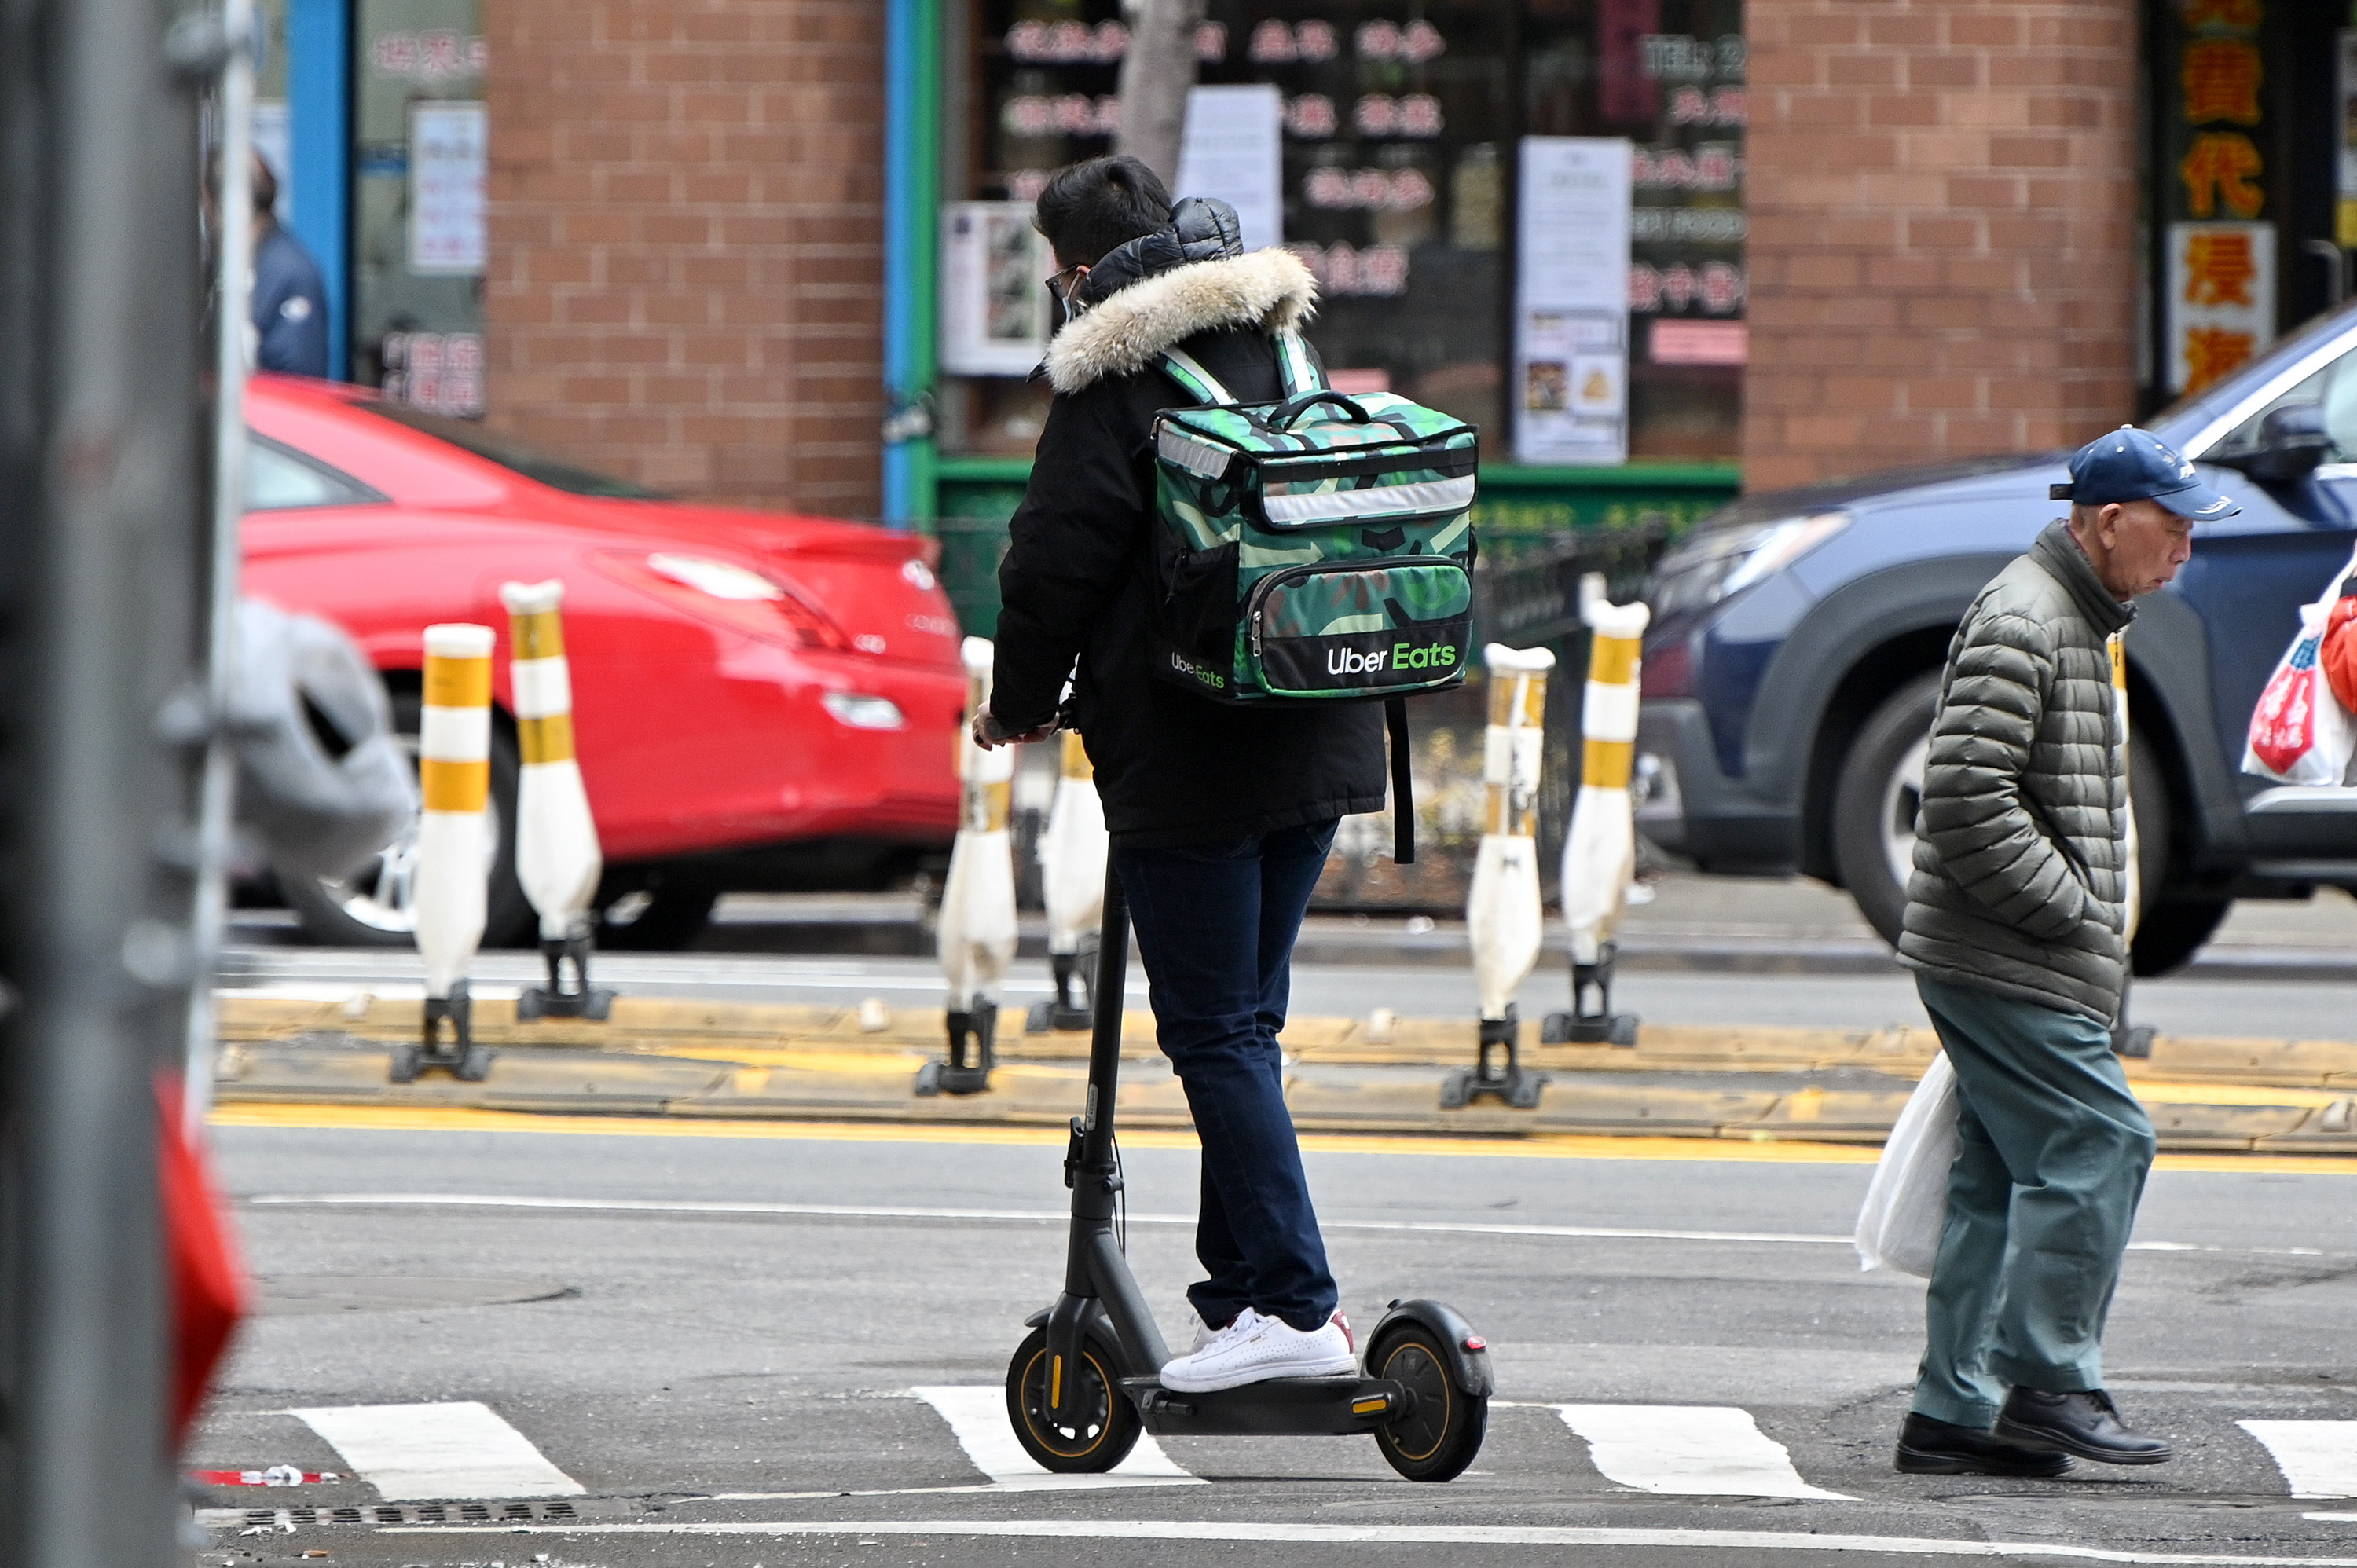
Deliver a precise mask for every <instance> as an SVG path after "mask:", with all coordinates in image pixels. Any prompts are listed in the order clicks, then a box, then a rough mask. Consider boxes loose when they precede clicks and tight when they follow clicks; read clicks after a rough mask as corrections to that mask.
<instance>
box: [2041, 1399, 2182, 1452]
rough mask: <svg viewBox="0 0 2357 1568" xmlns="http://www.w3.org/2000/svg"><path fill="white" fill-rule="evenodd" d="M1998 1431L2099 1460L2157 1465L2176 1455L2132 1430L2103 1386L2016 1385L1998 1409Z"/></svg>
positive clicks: (2162, 1443)
mask: <svg viewBox="0 0 2357 1568" xmlns="http://www.w3.org/2000/svg"><path fill="white" fill-rule="evenodd" d="M1996 1435H1997V1436H1999V1437H2001V1438H2003V1439H2004V1440H2005V1441H2006V1442H2007V1443H2018V1444H2020V1445H2021V1446H2022V1447H2024V1448H2043V1449H2047V1450H2049V1451H2050V1452H2052V1453H2056V1454H2076V1455H2078V1456H2079V1457H2080V1458H2082V1459H2093V1460H2094V1461H2095V1462H2096V1463H2097V1464H2099V1465H2159V1464H2163V1463H2165V1462H2167V1461H2168V1460H2169V1459H2170V1458H2173V1457H2174V1456H2175V1455H2174V1454H2173V1452H2172V1451H2171V1450H2170V1448H2169V1444H2168V1442H2167V1440H2165V1439H2163V1438H2158V1437H2147V1436H2145V1435H2144V1434H2142V1433H2140V1432H2130V1431H2129V1430H2128V1429H2127V1425H2126V1423H2124V1422H2122V1421H2121V1420H2120V1409H2119V1406H2117V1405H2115V1404H2114V1403H2113V1402H2112V1396H2111V1395H2109V1394H2107V1393H2105V1392H2104V1391H2103V1390H2101V1389H2096V1390H2093V1391H2091V1392H2087V1393H2071V1394H2051V1393H2048V1392H2047V1391H2044V1390H2043V1389H2016V1390H2014V1391H2013V1392H2012V1393H2011V1394H2010V1395H2009V1396H2007V1399H2006V1402H2005V1408H2004V1409H2003V1410H2001V1411H1999V1412H1997V1417H1996Z"/></svg>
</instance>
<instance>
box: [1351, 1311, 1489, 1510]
mask: <svg viewBox="0 0 2357 1568" xmlns="http://www.w3.org/2000/svg"><path fill="white" fill-rule="evenodd" d="M1367 1374H1368V1376H1370V1377H1375V1378H1384V1379H1388V1380H1391V1381H1393V1382H1395V1383H1398V1384H1399V1385H1400V1386H1401V1387H1403V1388H1405V1389H1406V1390H1407V1391H1408V1392H1409V1393H1410V1394H1411V1395H1413V1396H1414V1397H1415V1403H1414V1404H1413V1405H1412V1406H1411V1407H1410V1408H1409V1410H1408V1412H1407V1413H1406V1414H1405V1415H1403V1416H1401V1417H1400V1418H1399V1419H1398V1420H1397V1421H1394V1422H1393V1423H1390V1424H1388V1425H1385V1426H1379V1427H1377V1428H1375V1446H1376V1447H1378V1448H1380V1449H1382V1450H1383V1458H1384V1459H1385V1460H1386V1461H1387V1462H1389V1464H1390V1465H1391V1467H1392V1468H1393V1469H1394V1470H1397V1471H1398V1472H1399V1473H1400V1474H1401V1475H1403V1476H1405V1477H1407V1478H1408V1479H1409V1480H1411V1481H1453V1480H1455V1479H1456V1478H1457V1477H1459V1476H1461V1475H1463V1474H1464V1473H1465V1467H1466V1466H1468V1465H1470V1464H1471V1463H1473V1456H1474V1455H1477V1454H1479V1453H1480V1452H1481V1439H1482V1437H1483V1436H1484V1435H1486V1434H1487V1433H1488V1432H1489V1429H1490V1402H1489V1400H1488V1399H1486V1398H1484V1397H1482V1396H1480V1395H1479V1394H1469V1393H1467V1392H1466V1391H1464V1390H1462V1389H1460V1388H1458V1386H1457V1384H1456V1381H1455V1380H1453V1379H1451V1378H1450V1377H1449V1375H1448V1350H1447V1349H1446V1348H1444V1347H1443V1346H1442V1345H1441V1343H1440V1341H1439V1340H1438V1339H1437V1338H1435V1337H1433V1333H1432V1330H1430V1329H1429V1328H1426V1327H1425V1326H1423V1325H1422V1324H1420V1323H1411V1324H1406V1325H1404V1326H1401V1327H1398V1328H1394V1329H1393V1330H1392V1331H1391V1332H1390V1333H1388V1334H1385V1335H1384V1336H1383V1337H1382V1338H1381V1339H1380V1340H1378V1341H1377V1342H1376V1343H1375V1344H1374V1345H1373V1346H1372V1347H1371V1348H1370V1349H1369V1353H1368V1356H1367Z"/></svg>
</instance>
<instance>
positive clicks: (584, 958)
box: [500, 578, 614, 1018]
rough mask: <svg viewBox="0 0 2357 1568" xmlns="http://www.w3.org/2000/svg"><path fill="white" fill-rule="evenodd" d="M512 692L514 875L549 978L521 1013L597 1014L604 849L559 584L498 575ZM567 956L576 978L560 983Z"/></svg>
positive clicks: (603, 1006)
mask: <svg viewBox="0 0 2357 1568" xmlns="http://www.w3.org/2000/svg"><path fill="white" fill-rule="evenodd" d="M500 603H501V604H503V605H505V606H506V607H507V609H508V616H509V626H510V651H509V657H510V660H511V662H510V664H509V666H508V675H509V680H510V682H511V685H512V687H513V690H514V693H515V719H516V748H517V750H519V751H520V752H522V755H523V767H522V771H521V772H520V773H519V774H518V776H517V779H516V821H515V835H516V880H517V881H518V882H520V883H522V885H523V892H524V897H527V898H529V899H531V900H532V907H533V908H534V909H536V910H538V911H539V912H540V951H541V957H542V958H543V959H544V960H545V961H546V962H547V965H548V986H547V988H546V989H545V990H542V989H539V988H537V987H535V988H533V989H531V990H527V991H525V992H524V993H522V995H520V996H518V997H517V998H516V1016H517V1017H518V1018H539V1017H563V1018H603V1017H605V1016H606V1015H607V1014H608V1011H609V1010H610V1009H611V1007H612V1005H613V1001H614V993H612V992H610V991H593V990H591V989H590V986H589V954H590V951H591V947H592V942H593V927H594V922H593V921H592V919H591V918H590V913H589V909H590V905H591V903H592V902H593V901H594V900H595V898H596V897H597V880H598V878H599V877H600V876H601V875H604V873H605V869H606V857H605V855H604V854H603V853H602V852H601V851H600V850H599V849H598V847H597V822H596V820H595V819H594V818H592V817H591V816H590V814H589V792H588V790H587V789H585V788H584V787H583V786H582V782H581V764H580V762H579V760H578V759H577V758H576V757H575V755H574V749H573V674H572V670H571V667H570V666H569V665H568V664H567V663H566V662H565V625H564V618H563V615H562V613H561V612H562V607H563V606H564V603H565V585H564V584H563V583H562V582H560V581H557V580H556V579H554V578H551V579H550V580H549V581H547V582H545V583H503V584H501V585H500ZM567 958H570V959H571V960H572V961H573V969H574V979H575V982H576V983H575V984H574V985H573V987H572V988H570V989H567V988H566V986H565V983H564V961H565V960H566V959H567Z"/></svg>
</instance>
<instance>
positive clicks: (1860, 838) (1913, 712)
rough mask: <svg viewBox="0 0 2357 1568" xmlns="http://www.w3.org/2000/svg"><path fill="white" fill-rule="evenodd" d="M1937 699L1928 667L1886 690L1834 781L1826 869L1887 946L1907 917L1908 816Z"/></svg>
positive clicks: (1911, 845) (1917, 802)
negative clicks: (1830, 858) (1831, 855)
mask: <svg viewBox="0 0 2357 1568" xmlns="http://www.w3.org/2000/svg"><path fill="white" fill-rule="evenodd" d="M1939 702H1940V672H1939V671H1936V670H1935V671H1932V672H1930V673H1929V674H1925V675H1919V676H1917V677H1916V678H1915V679H1914V680H1912V681H1910V682H1907V684H1905V685H1904V686H1901V687H1900V688H1899V690H1898V691H1896V692H1894V693H1891V694H1890V696H1889V697H1888V698H1887V699H1885V700H1884V702H1883V703H1882V705H1881V706H1880V707H1878V708H1877V709H1875V710H1874V712H1873V714H1871V715H1869V716H1868V717H1867V721H1866V723H1865V725H1862V726H1861V727H1860V728H1859V730H1858V732H1857V738H1856V739H1854V740H1852V741H1851V742H1850V747H1849V755H1848V756H1846V757H1843V758H1842V765H1841V771H1840V773H1839V774H1838V775H1836V776H1835V783H1834V821H1833V851H1834V869H1835V872H1837V873H1838V874H1839V875H1840V876H1841V879H1842V886H1844V887H1846V888H1847V889H1849V896H1850V897H1851V898H1853V899H1855V900H1856V901H1857V909H1858V913H1859V914H1861V915H1864V916H1865V917H1866V918H1867V924H1868V925H1871V926H1872V927H1873V928H1874V929H1876V930H1877V931H1879V932H1880V933H1881V934H1882V940H1884V941H1887V942H1889V943H1890V944H1891V945H1892V946H1893V947H1896V946H1898V944H1899V932H1900V925H1901V923H1902V922H1903V921H1904V920H1905V918H1906V916H1907V875H1908V873H1909V872H1910V870H1911V869H1912V868H1913V865H1914V860H1915V817H1916V813H1917V812H1918V811H1920V810H1921V807H1922V804H1923V763H1924V759H1925V758H1926V757H1928V756H1929V755H1930V753H1931V749H1932V710H1933V709H1935V708H1936V707H1937V706H1938V705H1939Z"/></svg>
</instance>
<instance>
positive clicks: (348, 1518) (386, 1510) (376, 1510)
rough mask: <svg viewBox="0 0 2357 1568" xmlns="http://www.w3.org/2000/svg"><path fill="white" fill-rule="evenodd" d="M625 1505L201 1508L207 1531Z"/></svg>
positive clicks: (494, 1519)
mask: <svg viewBox="0 0 2357 1568" xmlns="http://www.w3.org/2000/svg"><path fill="white" fill-rule="evenodd" d="M620 1511H624V1510H622V1509H620V1508H619V1506H613V1507H601V1506H599V1505H598V1504H597V1503H595V1502H576V1501H571V1500H568V1499H562V1498H560V1499H558V1500H556V1501H554V1502H466V1503H359V1504H349V1505H345V1506H342V1507H338V1508H285V1509H198V1510H197V1523H198V1524H199V1525H200V1526H202V1527H203V1528H204V1529H207V1530H231V1529H236V1530H253V1529H255V1528H257V1527H259V1528H261V1529H264V1530H302V1529H307V1528H311V1527H315V1526H318V1525H335V1524H361V1525H370V1524H507V1523H515V1524H536V1523H543V1522H559V1523H561V1522H564V1521H566V1520H577V1519H587V1518H591V1517H594V1516H596V1515H598V1514H603V1513H608V1512H620Z"/></svg>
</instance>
